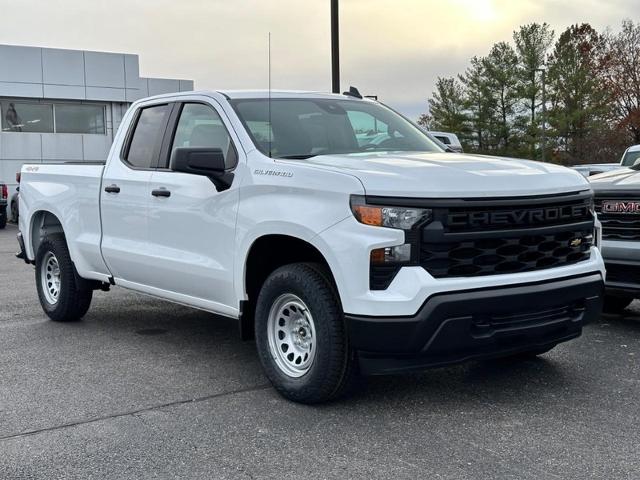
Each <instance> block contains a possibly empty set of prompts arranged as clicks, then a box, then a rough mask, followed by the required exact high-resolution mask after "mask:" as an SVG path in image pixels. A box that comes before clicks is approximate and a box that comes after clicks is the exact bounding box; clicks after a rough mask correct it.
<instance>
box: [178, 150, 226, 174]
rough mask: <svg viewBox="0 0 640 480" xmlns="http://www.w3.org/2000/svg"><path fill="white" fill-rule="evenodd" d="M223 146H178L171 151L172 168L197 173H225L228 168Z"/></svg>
mask: <svg viewBox="0 0 640 480" xmlns="http://www.w3.org/2000/svg"><path fill="white" fill-rule="evenodd" d="M224 160H225V159H224V153H223V152H222V149H221V148H213V147H177V148H174V149H173V152H172V153H171V170H173V171H174V172H183V173H192V174H195V175H207V176H209V175H216V174H223V173H224V172H225V170H226V165H225V161H224Z"/></svg>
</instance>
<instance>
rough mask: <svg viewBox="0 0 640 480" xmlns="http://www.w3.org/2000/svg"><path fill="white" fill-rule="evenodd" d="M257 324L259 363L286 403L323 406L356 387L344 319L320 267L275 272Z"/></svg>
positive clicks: (266, 288)
mask: <svg viewBox="0 0 640 480" xmlns="http://www.w3.org/2000/svg"><path fill="white" fill-rule="evenodd" d="M255 319H256V320H255V336H256V344H257V348H258V354H259V356H260V361H261V362H262V366H263V368H264V370H265V373H266V375H267V377H268V378H269V380H270V381H271V383H272V384H273V386H274V387H275V388H276V390H278V392H280V393H281V394H282V395H283V396H284V397H286V398H288V399H290V400H293V401H296V402H301V403H320V402H325V401H328V400H331V399H333V398H336V397H338V396H340V395H341V394H343V393H344V392H345V390H346V389H347V388H348V387H349V386H350V385H351V383H352V382H353V380H354V378H355V370H354V363H355V362H354V355H353V352H352V350H351V348H350V347H349V342H348V339H347V333H346V329H345V324H344V314H343V312H342V308H341V306H340V302H339V300H338V297H337V294H336V292H335V288H334V287H333V285H332V283H331V282H330V280H329V278H328V275H327V274H326V272H325V271H324V270H323V268H322V267H321V266H320V265H316V264H306V263H297V264H292V265H286V266H284V267H281V268H279V269H277V270H276V271H274V272H273V273H272V274H271V275H270V276H269V277H268V278H267V280H266V281H265V283H264V285H263V286H262V289H261V291H260V295H259V296H258V302H257V308H256V316H255Z"/></svg>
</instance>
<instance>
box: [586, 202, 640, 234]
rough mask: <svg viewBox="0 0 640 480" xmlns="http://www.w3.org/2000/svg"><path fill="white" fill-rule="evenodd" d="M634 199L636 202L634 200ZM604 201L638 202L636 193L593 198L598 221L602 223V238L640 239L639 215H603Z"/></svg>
mask: <svg viewBox="0 0 640 480" xmlns="http://www.w3.org/2000/svg"><path fill="white" fill-rule="evenodd" d="M634 197H635V199H637V200H634ZM604 201H613V202H616V201H620V202H629V201H640V199H638V195H637V193H635V194H634V193H631V194H624V193H618V194H615V193H612V194H603V195H600V194H599V195H598V196H597V197H596V198H595V202H594V204H595V210H596V212H597V214H598V220H600V223H602V238H603V239H606V240H639V239H640V214H638V213H603V212H602V203H603V202H604Z"/></svg>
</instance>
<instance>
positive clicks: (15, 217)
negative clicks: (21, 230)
mask: <svg viewBox="0 0 640 480" xmlns="http://www.w3.org/2000/svg"><path fill="white" fill-rule="evenodd" d="M18 215H19V214H18V202H13V203H12V204H11V221H12V222H13V223H18Z"/></svg>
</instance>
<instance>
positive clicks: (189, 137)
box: [147, 102, 239, 315]
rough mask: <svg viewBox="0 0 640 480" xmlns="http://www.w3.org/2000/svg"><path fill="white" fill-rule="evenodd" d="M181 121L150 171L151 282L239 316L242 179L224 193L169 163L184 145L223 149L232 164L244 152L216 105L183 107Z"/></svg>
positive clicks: (203, 178) (198, 303) (187, 104)
mask: <svg viewBox="0 0 640 480" xmlns="http://www.w3.org/2000/svg"><path fill="white" fill-rule="evenodd" d="M176 109H178V111H177V112H176V114H175V117H176V119H177V121H176V125H175V126H174V127H173V128H171V127H170V130H172V131H171V132H169V133H168V135H167V138H166V139H165V146H164V147H163V154H161V158H160V164H159V168H158V169H157V170H156V171H154V172H153V173H152V175H151V183H150V188H149V192H148V193H147V195H148V196H149V198H150V206H149V242H150V249H149V251H150V252H151V253H150V254H151V255H153V258H152V260H151V261H150V262H149V266H148V269H149V273H150V275H149V278H150V279H151V281H152V282H153V284H152V286H153V287H156V288H159V289H162V290H165V291H169V292H172V293H174V294H177V295H178V296H176V297H175V298H174V299H175V300H178V301H184V302H185V303H189V304H192V305H196V306H200V307H202V308H207V309H211V310H214V311H217V312H219V313H223V314H229V315H236V314H237V299H236V295H235V291H234V288H233V254H234V243H235V225H236V213H237V207H238V184H239V181H238V180H239V179H238V178H236V179H235V181H234V182H233V184H232V185H231V187H230V188H229V189H227V190H222V191H218V190H217V189H216V186H215V185H214V184H213V182H212V181H211V180H210V179H209V178H208V177H206V176H202V175H193V174H188V173H181V172H174V171H171V170H170V168H169V160H170V158H171V152H172V151H173V150H174V149H175V148H177V147H214V148H221V149H222V151H223V153H224V154H225V163H226V165H227V168H229V169H233V168H235V166H236V165H237V162H238V152H237V150H236V147H235V144H234V140H233V139H232V137H231V135H230V133H229V132H230V129H228V128H227V126H226V125H225V121H226V116H225V115H224V113H223V112H222V110H221V109H220V110H219V111H218V110H217V109H216V108H215V107H214V106H213V105H211V104H209V103H205V102H185V103H182V104H180V105H177V106H176Z"/></svg>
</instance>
